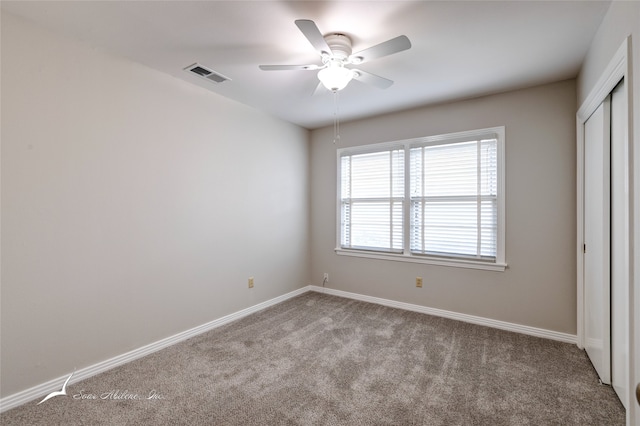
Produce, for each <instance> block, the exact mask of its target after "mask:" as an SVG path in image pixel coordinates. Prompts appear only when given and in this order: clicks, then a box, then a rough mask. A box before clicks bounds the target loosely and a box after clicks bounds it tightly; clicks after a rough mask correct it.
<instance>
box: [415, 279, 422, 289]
mask: <svg viewBox="0 0 640 426" xmlns="http://www.w3.org/2000/svg"><path fill="white" fill-rule="evenodd" d="M416 287H418V288H422V277H416Z"/></svg>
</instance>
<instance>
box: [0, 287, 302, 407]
mask: <svg viewBox="0 0 640 426" xmlns="http://www.w3.org/2000/svg"><path fill="white" fill-rule="evenodd" d="M309 290H310V289H309V286H306V287H302V288H299V289H297V290H294V291H292V292H289V293H286V294H283V295H282V296H278V297H275V298H273V299H270V300H267V301H265V302H262V303H258V304H257V305H254V306H251V307H248V308H246V309H243V310H241V311H238V312H234V313H232V314H229V315H226V316H224V317H222V318H218V319H216V320H213V321H211V322H208V323H206V324H203V325H200V326H197V327H194V328H192V329H190V330H186V331H183V332H181V333H178V334H175V335H173V336H170V337H167V338H165V339H162V340H158V341H157V342H154V343H151V344H148V345H146V346H143V347H141V348H138V349H134V350H132V351H130V352H127V353H124V354H122V355H118V356H116V357H113V358H111V359H108V360H106V361H102V362H99V363H97V364H94V365H90V366H89V367H85V368H82V369H80V370H77V371H76V372H74V374H73V377H72V378H71V380H69V384H73V383H76V382H79V381H81V380H84V379H87V378H89V377H92V376H95V375H96V374H100V373H103V372H105V371H107V370H110V369H112V368H115V367H118V366H120V365H123V364H126V363H128V362H131V361H133V360H135V359H138V358H142V357H143V356H146V355H149V354H151V353H153V352H157V351H159V350H161V349H164V348H166V347H169V346H171V345H175V344H176V343H178V342H182V341H183V340H187V339H189V338H191V337H194V336H197V335H198V334H202V333H205V332H207V331H209V330H212V329H214V328H216V327H220V326H221V325H224V324H227V323H230V322H231V321H235V320H237V319H240V318H242V317H245V316H247V315H250V314H252V313H254V312H257V311H260V310H262V309H265V308H268V307H269V306H273V305H277V304H278V303H281V302H284V301H285V300H287V299H291V298H292V297H295V296H298V295H300V294H302V293H306V292H308V291H309ZM69 374H71V372H69ZM68 377H69V376H68V375H65V376H62V377H58V378H57V379H53V380H50V381H48V382H46V383H42V384H39V385H37V386H34V387H32V388H29V389H26V390H24V391H21V392H18V393H15V394H13V395H9V396H7V397H5V398H2V399H0V413H1V412H4V411H6V410H10V409H11V408H14V407H17V406H19V405H22V404H24V403H27V402H29V401H31V400H34V399H36V398H41V397H44V396H45V395H47V394H49V393H50V392H53V391H57V390H60V389H61V388H62V384H63V383H64V381H65V380H66V379H67V378H68Z"/></svg>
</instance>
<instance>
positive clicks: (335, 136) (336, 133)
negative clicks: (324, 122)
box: [333, 90, 340, 145]
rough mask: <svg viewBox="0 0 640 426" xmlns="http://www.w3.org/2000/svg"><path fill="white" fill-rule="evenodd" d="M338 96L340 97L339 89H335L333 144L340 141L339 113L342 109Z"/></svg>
mask: <svg viewBox="0 0 640 426" xmlns="http://www.w3.org/2000/svg"><path fill="white" fill-rule="evenodd" d="M338 97H339V95H338V91H337V90H334V91H333V144H334V145H335V144H337V143H338V142H340V115H339V114H338V113H339V112H340V110H339V104H338V100H339V98H338Z"/></svg>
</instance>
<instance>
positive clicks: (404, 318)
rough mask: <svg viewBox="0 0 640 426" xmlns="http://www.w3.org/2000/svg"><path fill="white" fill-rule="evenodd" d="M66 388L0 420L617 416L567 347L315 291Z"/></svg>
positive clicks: (599, 421) (553, 419) (468, 421)
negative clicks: (47, 398) (82, 396)
mask: <svg viewBox="0 0 640 426" xmlns="http://www.w3.org/2000/svg"><path fill="white" fill-rule="evenodd" d="M61 386H62V383H61ZM154 392H155V395H156V397H158V399H147V398H148V397H149V395H150V394H153V393H154ZM67 394H68V396H57V397H54V398H52V399H50V400H48V401H46V402H44V403H43V404H40V405H37V402H38V401H39V400H37V401H33V402H30V403H27V404H25V405H23V406H21V407H17V408H15V409H13V410H9V411H7V412H6V413H3V414H2V415H1V416H0V423H2V424H3V425H53V424H71V425H85V424H86V425H102V424H104V425H147V424H148V425H177V424H182V425H554V424H556V425H570V424H575V425H617V424H620V425H622V424H624V409H623V408H622V405H621V404H620V402H619V401H618V400H617V398H616V396H615V395H614V392H613V390H612V389H611V388H610V387H607V386H602V385H599V384H598V380H597V376H596V374H595V372H594V370H593V368H592V367H591V365H590V363H589V361H588V359H587V358H586V356H585V354H584V352H583V351H580V350H579V349H578V348H577V347H576V346H574V345H570V344H566V343H559V342H554V341H550V340H545V339H540V338H536V337H530V336H525V335H520V334H516V333H510V332H505V331H501V330H494V329H491V328H487V327H481V326H477V325H472V324H466V323H463V322H457V321H453V320H448V319H443V318H438V317H432V316H429V315H424V314H419V313H415V312H408V311H402V310H399V309H393V308H388V307H384V306H378V305H374V304H369V303H365V302H359V301H354V300H350V299H343V298H339V297H335V296H328V295H324V294H318V293H306V294H303V295H301V296H298V297H296V298H294V299H291V300H288V301H286V302H283V303H281V304H279V305H277V306H274V307H271V308H269V309H266V310H263V311H260V312H258V313H256V314H253V315H251V316H248V317H245V318H243V319H241V320H238V321H236V322H234V323H231V324H228V325H226V326H223V327H220V328H218V329H215V330H213V331H210V332H208V333H205V334H202V335H200V336H197V337H194V338H192V339H190V340H187V341H185V342H182V343H179V344H177V345H174V346H172V347H170V348H167V349H165V350H162V351H160V352H157V353H155V354H152V355H150V356H147V357H145V358H142V359H139V360H136V361H134V362H131V363H129V364H127V365H124V366H121V367H118V368H116V369H113V370H110V371H108V372H106V373H103V374H100V375H98V376H95V377H92V378H90V379H87V380H84V381H82V382H79V383H75V384H73V385H71V386H69V387H68V388H67ZM81 395H84V397H85V398H91V396H92V395H93V396H95V397H96V398H97V399H79V398H80V396H81ZM134 395H136V398H135V399H132V398H133V397H134Z"/></svg>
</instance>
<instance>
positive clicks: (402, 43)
mask: <svg viewBox="0 0 640 426" xmlns="http://www.w3.org/2000/svg"><path fill="white" fill-rule="evenodd" d="M409 48H411V42H410V41H409V39H408V38H407V36H403V35H401V36H398V37H396V38H392V39H391V40H387V41H385V42H382V43H380V44H376V45H375V46H371V47H369V48H367V49H364V50H361V51H359V52H356V53H354V54H353V55H351V56H349V60H350V61H351V63H354V64H361V63H363V62H367V61H371V60H372V59H377V58H382V57H383V56H388V55H393V54H394V53H398V52H402V51H403V50H407V49H409Z"/></svg>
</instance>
